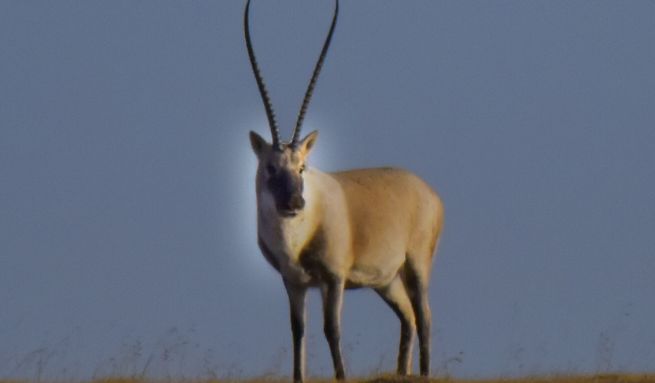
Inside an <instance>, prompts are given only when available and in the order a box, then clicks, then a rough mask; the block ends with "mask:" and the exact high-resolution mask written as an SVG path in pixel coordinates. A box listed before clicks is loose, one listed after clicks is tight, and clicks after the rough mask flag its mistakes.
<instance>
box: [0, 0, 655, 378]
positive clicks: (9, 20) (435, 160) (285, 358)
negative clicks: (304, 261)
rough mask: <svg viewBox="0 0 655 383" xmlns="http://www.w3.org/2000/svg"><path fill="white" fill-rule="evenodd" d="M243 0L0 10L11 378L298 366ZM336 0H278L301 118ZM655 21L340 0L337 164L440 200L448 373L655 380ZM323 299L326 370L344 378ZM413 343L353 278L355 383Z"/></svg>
mask: <svg viewBox="0 0 655 383" xmlns="http://www.w3.org/2000/svg"><path fill="white" fill-rule="evenodd" d="M244 3H245V2H244V1H241V0H238V1H237V0H235V1H232V0H231V1H186V2H182V1H153V0H149V1H139V2H134V1H127V0H119V1H84V2H81V1H66V0H62V1H56V2H52V1H30V2H26V1H18V0H10V1H1V2H0V302H1V304H2V309H1V310H0V377H26V378H35V377H39V376H41V377H48V378H71V377H73V378H85V377H89V376H93V375H95V376H99V375H107V374H133V373H142V372H145V373H146V374H147V375H152V376H169V375H170V376H180V375H184V376H187V377H201V376H219V377H224V376H255V375H260V374H265V373H276V374H282V375H284V374H288V373H289V371H290V366H291V355H290V345H291V341H290V330H289V323H288V315H287V301H286V297H285V295H284V292H283V288H282V284H281V282H280V278H279V276H278V275H277V274H276V273H275V272H274V271H273V270H272V269H271V268H270V267H269V266H268V265H267V264H266V262H265V261H264V259H263V257H262V256H261V255H260V253H259V250H258V248H257V245H256V232H255V207H254V204H255V195H254V172H255V158H254V156H253V155H252V153H251V151H250V146H249V142H248V135H247V132H248V130H250V129H253V130H256V131H258V132H260V133H261V134H266V135H268V128H267V126H266V118H265V114H264V109H263V107H262V105H261V100H260V98H259V94H258V93H257V88H256V85H255V81H254V79H253V77H252V73H251V71H250V67H249V64H248V59H247V54H246V50H245V47H244V43H243V32H242V12H243V6H244ZM332 7H333V4H332V2H331V1H329V0H321V1H318V0H316V1H311V2H309V1H301V0H284V1H282V0H274V1H263V0H254V1H253V4H252V15H251V16H252V33H253V41H254V45H255V49H256V52H257V55H258V58H259V61H260V65H261V67H262V70H263V73H264V76H265V78H266V81H267V84H268V86H269V88H270V90H271V96H272V99H273V103H274V107H275V109H276V111H277V114H278V116H279V120H280V123H281V127H282V130H283V134H284V135H287V136H288V135H289V134H290V132H291V127H292V125H293V123H294V119H295V116H296V113H297V111H298V107H299V105H300V101H301V99H302V95H303V92H304V90H305V87H306V84H307V81H308V79H309V76H310V73H311V70H312V67H313V63H314V61H315V59H316V56H317V55H318V52H319V50H320V46H321V43H322V40H323V38H324V36H325V33H326V31H327V28H328V24H329V21H330V16H331V12H332ZM654 20H655V2H653V1H631V2H619V1H593V2H592V1H518V0H517V1H447V2H444V1H427V0H425V1H390V0H385V1H373V0H366V1H365V0H357V1H353V0H343V1H342V6H341V14H340V19H339V21H338V25H337V30H336V33H335V36H334V40H333V44H332V47H331V50H330V52H329V54H328V57H327V61H326V63H325V66H324V70H323V73H322V76H321V78H320V79H319V83H318V86H317V89H316V92H315V94H314V98H313V102H312V104H311V105H310V108H309V112H308V114H307V118H306V124H305V131H306V132H308V131H310V130H311V129H319V130H320V137H319V140H318V144H317V148H316V151H315V153H314V155H313V157H312V162H311V165H313V166H316V167H319V168H321V169H323V170H337V169H344V168H353V167H368V166H381V165H394V166H400V167H404V168H407V169H411V170H413V171H414V172H416V173H417V174H419V175H420V176H422V177H423V178H424V179H425V180H426V181H427V182H428V183H429V184H431V185H432V186H434V187H435V188H436V189H437V190H438V191H439V193H440V194H441V196H442V198H443V200H444V202H445V207H446V228H445V231H444V233H443V240H442V242H441V247H440V249H439V252H438V255H437V258H436V262H435V265H434V269H433V283H432V285H431V290H430V292H431V303H432V308H433V312H434V330H435V331H434V334H433V339H432V341H433V347H434V355H433V359H432V363H433V370H434V372H435V373H438V374H454V375H456V376H476V377H486V376H495V375H520V374H532V373H545V372H596V371H610V370H632V371H647V370H650V371H653V370H655V362H653V361H654V360H655V304H654V303H655V302H654V298H653V296H654V294H655V254H654V249H655V235H654V234H653V230H654V229H655V198H653V195H654V192H653V189H654V188H655V166H654V165H655V76H654V71H653V68H655V49H654V47H653V42H654V41H655V22H654ZM309 299H310V304H309V326H310V327H309V335H308V367H309V371H310V373H311V374H315V375H316V374H318V375H325V376H330V375H331V374H332V371H331V362H330V359H329V352H328V348H327V344H326V343H325V341H324V339H323V336H322V323H321V322H322V321H321V316H320V311H319V308H320V301H319V297H318V294H316V293H313V294H311V295H310V297H309ZM398 332H399V324H398V322H397V319H396V318H395V316H394V314H393V313H392V312H391V311H390V310H389V309H388V308H387V307H386V306H385V304H384V303H383V302H382V301H381V300H380V299H379V298H378V297H377V296H376V295H375V294H374V293H372V292H370V291H367V290H360V291H354V292H349V293H347V295H346V298H345V306H344V313H343V344H344V350H345V356H346V362H347V370H348V372H349V373H351V374H365V373H369V372H371V371H391V370H393V369H394V368H395V358H396V348H397V342H398ZM415 359H416V358H415Z"/></svg>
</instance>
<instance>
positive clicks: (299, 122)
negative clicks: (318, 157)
mask: <svg viewBox="0 0 655 383" xmlns="http://www.w3.org/2000/svg"><path fill="white" fill-rule="evenodd" d="M248 1H250V0H248ZM338 14H339V0H336V1H335V4H334V16H332V25H330V31H329V32H328V35H327V37H326V38H325V42H324V43H323V49H322V50H321V55H320V56H319V57H318V61H317V62H316V66H315V67H314V73H313V74H312V78H311V80H309V86H308V87H307V92H306V93H305V98H304V99H303V100H302V106H301V107H300V112H299V113H298V120H296V127H295V128H294V129H293V136H292V137H291V145H292V146H293V145H296V143H297V142H298V139H299V136H300V129H301V127H302V122H303V120H304V119H305V113H306V112H307V106H309V100H311V98H312V93H313V92H314V86H316V80H317V79H318V74H319V73H320V72H321V67H322V66H323V61H324V60H325V56H326V55H327V51H328V48H329V47H330V41H331V40H332V34H333V33H334V27H335V26H336V25H337V15H338Z"/></svg>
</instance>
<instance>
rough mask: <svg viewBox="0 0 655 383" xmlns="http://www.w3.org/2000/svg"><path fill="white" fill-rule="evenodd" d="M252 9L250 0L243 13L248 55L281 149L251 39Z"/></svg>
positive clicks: (274, 137)
mask: <svg viewBox="0 0 655 383" xmlns="http://www.w3.org/2000/svg"><path fill="white" fill-rule="evenodd" d="M249 11H250V0H248V2H247V3H246V11H245V13H244V15H243V30H244V34H245V36H246V47H247V48H248V57H250V64H251V65H252V71H253V73H254V74H255V80H257V87H258V88H259V93H260V94H261V96H262V101H263V102H264V108H266V117H268V125H269V127H270V128H271V135H272V136H273V147H275V148H276V149H280V148H281V145H280V130H279V129H278V127H277V122H275V112H273V106H272V105H271V100H270V98H269V97H268V92H267V91H266V85H264V79H263V78H262V75H261V73H260V72H259V66H258V65H257V59H256V58H255V51H254V50H253V48H252V42H251V41H250V25H249V23H248V15H249Z"/></svg>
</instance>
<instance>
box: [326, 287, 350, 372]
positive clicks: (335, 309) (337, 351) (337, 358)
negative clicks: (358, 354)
mask: <svg viewBox="0 0 655 383" xmlns="http://www.w3.org/2000/svg"><path fill="white" fill-rule="evenodd" d="M343 289H344V281H343V280H340V279H334V280H331V281H327V282H325V283H324V284H323V285H322V286H321V293H322V296H323V330H324V332H325V337H326V338H327V341H328V344H329V345H330V352H331V353H332V362H333V364H334V373H335V377H336V378H337V379H338V380H344V379H345V373H344V368H343V359H342V357H341V346H340V344H339V340H340V338H341V333H340V323H341V304H342V302H343Z"/></svg>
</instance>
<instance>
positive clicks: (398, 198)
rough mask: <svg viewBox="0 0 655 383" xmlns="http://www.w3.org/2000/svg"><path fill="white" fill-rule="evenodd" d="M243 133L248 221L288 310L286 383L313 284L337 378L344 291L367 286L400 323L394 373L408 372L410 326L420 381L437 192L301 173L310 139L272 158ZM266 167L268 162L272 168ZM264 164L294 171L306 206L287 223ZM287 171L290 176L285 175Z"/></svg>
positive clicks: (375, 172) (385, 176) (357, 173)
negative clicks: (253, 162)
mask: <svg viewBox="0 0 655 383" xmlns="http://www.w3.org/2000/svg"><path fill="white" fill-rule="evenodd" d="M253 134H254V133H251V141H252V145H253V149H254V151H255V153H256V154H257V156H258V159H259V168H258V171H257V205H258V209H257V211H258V214H257V224H258V235H259V243H260V247H261V249H262V252H263V253H264V255H265V256H266V258H267V259H268V260H269V262H271V264H272V265H273V266H274V267H275V268H276V269H277V270H278V271H279V272H280V274H281V275H282V278H283V280H284V283H285V286H286V288H287V292H288V293H289V301H290V308H291V320H292V330H293V335H294V379H295V380H296V381H301V380H302V379H303V375H304V341H303V339H304V332H303V330H304V319H305V313H304V310H305V308H304V299H305V292H306V289H307V288H308V287H313V286H316V287H319V288H320V289H321V292H322V297H323V302H324V314H325V317H324V321H325V333H326V336H327V338H328V343H329V345H330V349H331V352H332V357H333V361H334V367H335V372H336V377H337V378H339V379H342V378H343V377H344V367H343V361H342V357H341V351H340V346H339V320H340V319H339V318H340V312H341V306H342V300H343V290H344V288H354V287H370V288H373V289H375V291H376V292H378V294H379V295H380V296H381V297H382V298H383V299H384V300H385V301H386V302H387V303H388V304H389V306H390V307H391V308H392V309H393V310H394V311H395V312H396V314H397V315H398V317H399V318H400V320H401V341H400V347H399V356H398V367H397V371H398V373H399V374H407V373H409V372H410V370H411V348H412V342H413V338H414V332H415V330H416V329H417V328H418V332H419V340H420V345H421V348H420V350H421V353H420V354H421V363H420V366H421V374H422V375H427V374H429V353H430V340H429V338H430V317H431V314H430V307H429V302H428V296H427V294H428V284H429V280H430V270H431V265H432V258H433V255H434V252H435V248H436V245H437V241H438V238H439V235H440V233H441V231H442V227H443V206H442V203H441V200H440V199H439V197H438V196H437V194H436V193H435V192H434V191H433V190H432V189H431V188H430V187H429V186H428V185H427V184H426V183H425V182H424V181H423V180H421V179H420V178H419V177H417V176H416V175H414V174H412V173H410V172H407V171H404V170H400V169H393V168H377V169H360V170H350V171H344V172H336V173H324V172H321V171H319V170H317V169H312V168H308V169H307V170H306V171H305V172H304V173H302V174H300V169H301V168H302V167H304V166H305V161H306V158H307V156H308V154H309V152H310V150H311V147H312V145H313V144H314V142H315V140H316V132H313V133H310V134H309V135H308V136H307V137H306V138H305V139H304V140H303V141H302V142H301V143H300V145H299V146H298V147H297V148H295V149H294V148H292V147H289V146H284V148H283V150H282V151H281V152H279V151H275V150H274V149H272V148H271V146H270V145H269V144H268V143H266V142H265V141H264V140H263V139H261V137H259V136H258V135H256V134H254V135H255V136H253ZM271 164H272V165H271ZM267 166H277V167H280V168H284V169H286V170H288V171H291V172H298V174H299V175H300V176H301V177H302V178H303V181H304V191H303V194H302V195H303V198H304V199H305V206H304V208H303V209H302V210H300V211H299V212H298V214H297V215H296V216H294V217H283V216H281V215H280V214H278V212H277V210H276V207H275V203H274V200H273V196H272V195H271V193H270V191H269V190H268V189H267V187H266V180H267V177H268V175H267V172H266V170H265V169H266V167H267ZM294 174H295V173H294Z"/></svg>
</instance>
